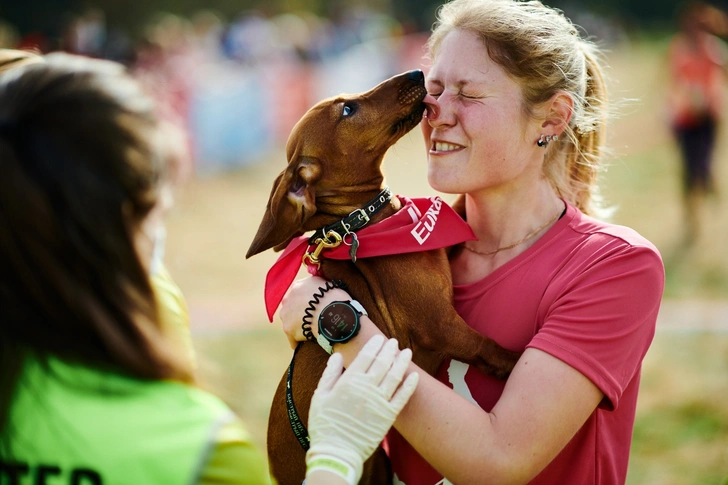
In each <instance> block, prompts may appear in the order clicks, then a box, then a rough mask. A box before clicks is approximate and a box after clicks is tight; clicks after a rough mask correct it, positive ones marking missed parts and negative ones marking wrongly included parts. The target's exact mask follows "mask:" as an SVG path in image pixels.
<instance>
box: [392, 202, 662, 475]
mask: <svg viewBox="0 0 728 485" xmlns="http://www.w3.org/2000/svg"><path fill="white" fill-rule="evenodd" d="M663 286H664V268H663V265H662V260H661V258H660V254H659V253H658V251H657V249H656V248H655V247H654V246H653V245H652V244H651V243H650V242H649V241H647V240H646V239H644V238H643V237H642V236H640V235H639V234H637V233H636V232H635V231H633V230H632V229H629V228H627V227H622V226H616V225H611V224H606V223H603V222H600V221H597V220H595V219H592V218H590V217H587V216H585V215H584V214H582V213H581V212H580V211H579V210H577V209H576V208H574V207H573V206H568V207H567V211H566V214H565V215H564V216H563V217H562V218H561V219H560V220H559V221H558V222H557V223H556V224H555V225H554V226H553V227H552V228H551V229H550V230H549V231H548V232H547V233H546V234H545V235H544V236H542V237H541V238H540V239H539V240H538V241H537V242H536V243H535V244H534V245H533V246H531V247H530V248H528V249H527V250H526V251H524V252H523V253H522V254H520V255H519V256H517V257H516V258H514V259H513V260H511V261H509V262H508V263H506V264H505V265H503V266H501V267H500V268H498V269H497V270H496V271H494V272H493V273H491V274H489V275H488V276H486V277H485V278H484V279H482V280H480V281H478V282H476V283H472V284H468V285H462V286H455V306H456V308H457V310H458V313H460V315H462V317H463V318H464V319H465V321H466V322H468V324H469V325H470V326H471V327H473V328H474V329H476V330H478V331H479V332H481V333H482V334H484V335H487V336H488V337H490V338H492V339H494V340H495V341H496V342H498V343H499V344H501V345H502V346H504V347H506V348H508V349H512V350H518V351H523V350H525V349H526V348H536V349H540V350H542V351H544V352H547V353H549V354H550V355H553V356H554V357H556V358H558V359H560V360H562V361H564V362H566V363H567V364H569V365H570V366H572V367H574V368H575V369H577V370H578V371H579V372H581V373H582V374H584V375H585V376H586V377H588V378H589V379H590V380H591V381H592V382H593V383H594V384H596V385H597V386H598V387H599V389H601V391H602V392H603V393H604V395H605V398H604V400H603V401H602V403H601V404H600V405H599V407H598V408H597V409H596V410H595V411H594V413H593V414H592V415H591V416H590V417H589V419H588V420H587V422H586V423H585V424H584V426H583V427H582V428H581V429H580V430H579V431H578V433H577V434H576V436H574V438H573V439H572V440H571V441H570V442H569V443H568V444H567V445H566V447H565V448H564V449H563V450H562V451H561V453H560V454H559V455H558V456H557V457H556V458H555V459H554V460H553V461H552V462H551V463H550V464H549V465H548V466H547V467H546V468H545V469H544V470H543V471H542V472H541V473H540V474H539V475H538V476H537V477H536V478H535V479H534V480H533V481H532V482H531V483H532V484H543V485H553V484H555V483H558V484H559V485H572V484H573V485H577V484H578V485H585V484H594V485H618V484H623V483H624V481H625V478H626V475H627V462H628V458H629V450H630V443H631V439H632V428H633V425H634V417H635V406H636V402H637V391H638V388H639V381H640V369H641V363H642V359H643V358H644V356H645V353H646V352H647V349H648V348H649V346H650V343H651V342H652V338H653V336H654V332H655V323H656V320H657V312H658V309H659V305H660V300H661V298H662V291H663ZM438 379H439V380H440V381H442V382H444V383H446V384H448V385H449V386H450V387H452V388H454V389H455V390H456V391H457V392H458V393H460V394H463V395H465V396H466V397H469V398H470V399H472V400H474V401H475V402H477V403H478V404H479V405H480V406H481V407H482V408H483V409H485V410H487V411H490V410H491V409H492V408H493V406H494V405H495V403H496V402H497V401H498V399H499V398H500V395H501V393H502V392H503V388H504V385H505V383H504V382H502V381H498V380H496V379H494V378H491V377H489V376H486V375H484V374H482V373H480V372H479V371H478V370H476V369H474V368H470V367H468V366H466V365H465V364H462V363H459V362H455V361H446V362H445V363H444V364H443V366H442V367H441V369H440V372H439V374H438ZM387 444H388V447H389V453H390V458H391V460H392V464H393V468H394V471H395V473H396V477H395V478H396V479H395V482H394V483H395V484H396V483H400V484H402V483H404V484H406V485H434V484H437V483H445V484H447V483H449V482H447V481H444V482H443V481H442V480H443V479H442V475H440V474H439V473H437V472H436V471H435V470H434V469H433V468H432V467H431V466H430V465H429V464H427V463H426V462H425V461H424V460H423V459H422V458H421V457H420V456H419V455H418V454H417V452H416V451H415V450H414V449H413V448H412V447H411V446H409V444H408V443H407V442H406V441H405V440H404V439H403V438H402V437H401V436H400V435H399V434H398V433H397V432H396V431H395V430H393V431H392V432H390V434H389V436H388V443H387ZM397 480H399V481H397Z"/></svg>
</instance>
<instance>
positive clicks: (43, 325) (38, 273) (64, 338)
mask: <svg viewBox="0 0 728 485" xmlns="http://www.w3.org/2000/svg"><path fill="white" fill-rule="evenodd" d="M159 136H160V130H159V129H158V122H157V120H156V118H155V116H154V105H153V103H152V101H151V100H149V99H148V98H147V97H145V96H143V94H142V93H141V91H140V88H139V86H138V85H137V84H136V82H135V81H134V80H133V79H131V78H130V77H129V76H128V75H127V74H126V73H125V72H124V71H123V68H122V66H120V65H118V64H115V63H111V62H107V61H99V60H90V59H84V58H80V57H74V56H69V55H65V54H54V55H49V56H46V58H45V62H42V63H37V64H33V65H27V66H23V67H19V68H17V69H13V70H11V71H9V72H6V73H4V74H3V75H2V76H0V309H1V310H0V430H2V427H3V424H4V422H5V420H6V418H7V413H8V410H9V406H10V396H12V389H13V387H14V385H15V382H16V381H17V378H18V375H19V371H20V368H21V367H22V362H23V359H24V358H25V356H27V355H33V356H34V357H35V358H39V359H41V360H43V359H44V358H46V357H48V356H54V357H57V358H61V359H65V360H69V361H75V362H79V363H82V364H86V365H90V366H96V367H102V368H109V369H112V370H117V371H121V372H124V373H127V374H129V375H132V376H136V377H139V378H144V379H177V380H182V381H190V380H191V374H190V372H189V370H187V368H186V367H185V364H184V363H183V361H182V360H181V359H180V358H177V357H175V356H174V354H173V352H171V351H170V348H169V347H168V346H167V345H166V343H165V342H166V340H165V338H164V337H163V336H162V331H161V329H160V326H159V324H158V323H157V308H156V304H155V300H154V297H153V293H152V289H151V286H150V281H149V277H148V275H147V272H146V270H145V266H144V265H143V264H142V262H141V261H140V259H139V256H138V254H137V251H136V250H135V247H134V245H133V238H134V235H135V234H136V232H137V231H138V230H139V225H140V223H141V221H142V220H143V219H144V218H145V216H146V215H147V214H148V213H149V211H150V210H151V209H152V207H154V205H155V203H156V199H157V186H158V183H159V180H160V178H161V177H162V176H163V174H164V156H163V153H162V152H163V150H161V148H160V147H161V146H162V143H161V141H160V139H159Z"/></svg>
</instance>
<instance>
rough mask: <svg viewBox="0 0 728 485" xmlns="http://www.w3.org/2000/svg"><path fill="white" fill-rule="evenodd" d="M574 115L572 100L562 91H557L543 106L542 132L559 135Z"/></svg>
mask: <svg viewBox="0 0 728 485" xmlns="http://www.w3.org/2000/svg"><path fill="white" fill-rule="evenodd" d="M573 113H574V99H573V98H572V97H571V96H570V95H569V94H567V93H565V92H564V91H559V92H557V93H556V94H554V95H553V96H551V99H549V100H548V101H547V102H546V103H545V104H544V111H543V114H544V121H543V123H541V128H543V130H544V132H548V133H551V134H554V135H560V134H561V133H563V132H564V130H566V127H567V126H568V125H569V121H571V115H572V114H573Z"/></svg>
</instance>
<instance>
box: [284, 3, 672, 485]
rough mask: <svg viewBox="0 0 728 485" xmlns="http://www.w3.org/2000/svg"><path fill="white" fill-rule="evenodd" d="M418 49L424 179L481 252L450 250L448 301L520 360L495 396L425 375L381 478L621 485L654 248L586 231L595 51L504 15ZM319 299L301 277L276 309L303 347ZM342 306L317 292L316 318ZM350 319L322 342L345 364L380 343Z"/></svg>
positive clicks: (372, 330) (426, 483)
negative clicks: (452, 203) (334, 339)
mask: <svg viewBox="0 0 728 485" xmlns="http://www.w3.org/2000/svg"><path fill="white" fill-rule="evenodd" d="M428 47H429V54H430V57H431V60H432V66H431V69H430V71H429V73H428V75H427V80H426V87H427V90H428V93H429V95H428V96H427V98H426V99H425V102H426V104H427V112H426V116H425V119H424V120H423V122H422V132H423V135H424V141H425V149H426V152H427V160H428V180H429V183H430V185H431V186H432V188H433V189H436V190H438V191H441V192H444V193H451V194H463V196H462V197H461V199H460V200H459V202H458V206H459V208H460V209H461V210H462V213H463V215H464V217H465V218H466V219H467V221H468V223H469V224H470V225H471V226H472V228H473V230H474V232H475V234H476V235H477V238H478V239H477V240H475V241H469V242H466V243H464V245H461V246H460V247H457V248H455V250H454V251H453V253H452V256H451V260H450V262H451V268H452V276H453V282H454V303H455V306H456V308H457V309H458V312H459V313H460V315H461V316H462V317H463V318H464V319H465V320H466V321H467V322H468V324H469V325H471V326H472V327H473V328H475V329H477V330H478V331H480V332H481V333H483V334H485V335H486V336H488V337H490V338H493V339H494V340H496V341H497V342H498V343H500V344H501V345H503V346H504V347H506V348H509V349H511V350H514V351H522V352H523V356H522V358H521V359H520V360H519V362H518V363H517V365H516V367H515V369H514V370H513V373H512V374H511V376H510V377H509V378H508V380H507V382H501V381H497V380H495V379H492V378H490V377H488V376H485V375H483V374H480V373H479V372H478V371H477V370H475V369H472V368H468V367H467V366H465V365H464V364H461V363H458V362H446V363H445V364H444V365H443V367H442V368H441V369H440V372H439V373H438V374H437V375H436V376H434V377H431V376H428V375H422V373H421V377H420V384H419V385H418V388H417V390H416V391H415V394H414V396H413V398H412V400H411V401H410V402H409V404H408V405H407V406H406V407H405V409H404V411H403V412H402V414H400V416H399V418H398V419H397V421H396V422H395V425H394V428H395V430H394V431H392V432H391V433H390V435H389V437H388V448H389V454H390V458H391V460H392V464H393V469H394V472H395V480H394V481H395V483H399V484H402V483H404V484H407V485H434V484H437V483H463V484H479V483H497V484H502V483H508V484H525V483H532V484H543V485H546V484H548V485H553V484H556V483H558V484H560V485H572V484H573V485H577V484H578V485H584V484H599V485H607V484H609V485H613V484H614V485H616V484H622V483H624V481H625V477H626V475H627V463H628V458H629V451H630V442H631V435H632V428H633V424H634V417H635V406H636V401H637V393H638V388H639V382H640V368H641V363H642V360H643V358H644V356H645V353H646V352H647V349H648V348H649V346H650V343H651V341H652V338H653V335H654V331H655V323H656V318H657V313H658V308H659V305H660V301H661V297H662V291H663V286H664V269H663V265H662V261H661V258H660V255H659V253H658V251H657V249H656V248H655V247H654V246H653V245H652V244H651V243H650V242H649V241H647V240H645V239H644V238H643V237H641V236H640V235H639V234H638V233H637V232H635V231H634V230H632V229H629V228H626V227H621V226H616V225H612V224H609V223H606V222H603V221H601V220H599V219H598V217H599V216H600V214H601V210H600V209H601V206H600V201H599V198H598V197H597V186H596V177H597V172H598V166H599V163H600V162H601V158H602V145H603V141H604V127H605V118H606V108H607V99H606V93H605V87H604V82H603V80H602V72H601V69H600V66H599V63H598V56H597V50H596V48H595V46H594V45H592V44H590V43H588V42H586V41H585V40H583V39H582V38H580V36H579V33H578V31H577V29H576V28H575V27H574V26H573V25H572V24H571V23H570V22H569V20H568V19H566V18H565V17H564V16H563V15H562V14H561V13H560V12H559V11H556V10H553V9H551V8H549V7H546V6H544V5H542V4H541V3H540V2H520V1H512V0H454V1H452V2H450V3H448V4H445V5H444V6H443V7H442V8H441V9H440V12H439V18H438V22H437V23H436V25H435V27H434V30H433V33H432V36H431V38H430V40H429V45H428ZM321 285H322V280H321V279H319V278H313V277H312V278H306V279H303V280H300V281H299V282H297V283H296V284H295V285H294V287H293V288H292V289H291V290H290V291H289V293H288V294H287V296H286V298H285V300H284V302H283V306H282V309H281V318H282V320H283V325H284V330H285V331H286V333H287V334H288V336H289V338H290V339H291V340H303V338H304V337H303V335H302V330H301V328H300V325H301V317H302V316H303V314H304V308H305V307H306V305H307V302H308V300H309V299H310V298H311V295H312V293H313V292H314V291H315V290H316V288H317V287H319V286H321ZM351 297H354V298H356V295H348V294H347V293H346V292H344V291H342V290H338V289H337V290H332V291H329V292H327V293H326V297H325V298H324V299H323V300H322V301H321V302H320V303H319V304H318V305H317V311H320V309H321V308H323V307H325V306H326V305H328V304H329V303H331V302H333V301H347V300H349V299H350V298H351ZM390 298H397V295H391V296H390ZM423 304H426V302H423ZM313 317H314V321H316V320H315V319H316V318H318V314H314V316H313ZM362 320H363V323H362V328H361V331H360V333H359V334H358V336H356V337H354V338H353V339H351V340H350V341H348V342H347V343H339V344H336V345H334V350H335V351H337V352H340V353H341V354H342V355H343V356H344V358H345V363H348V362H349V359H351V357H352V356H353V355H355V354H356V352H357V351H358V349H359V348H361V345H362V344H363V342H366V341H367V339H368V338H369V337H370V336H371V335H375V334H377V333H379V330H378V329H377V327H376V326H375V325H374V324H373V323H372V322H371V321H370V320H369V319H368V318H367V317H362ZM427 323H428V322H426V321H423V322H416V324H417V325H427ZM312 327H313V329H314V331H316V330H317V328H316V325H313V326H312ZM411 368H412V369H416V366H415V365H414V364H412V366H411Z"/></svg>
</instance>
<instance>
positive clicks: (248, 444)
mask: <svg viewBox="0 0 728 485" xmlns="http://www.w3.org/2000/svg"><path fill="white" fill-rule="evenodd" d="M214 441H215V447H214V448H213V450H212V452H211V453H210V459H209V460H208V461H207V464H206V465H205V467H204V468H203V470H202V473H201V475H200V481H199V482H198V483H199V485H275V481H274V480H273V479H272V478H271V477H270V475H269V473H268V466H267V463H266V461H265V458H264V457H263V454H262V453H261V452H260V450H259V448H258V447H256V446H255V445H254V444H253V443H252V440H251V438H250V435H249V434H248V432H247V431H246V429H245V427H244V426H243V423H242V422H241V421H240V420H235V421H231V422H229V423H227V424H225V425H224V426H222V427H221V428H220V430H219V432H218V433H217V437H216V439H215V440H214Z"/></svg>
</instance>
